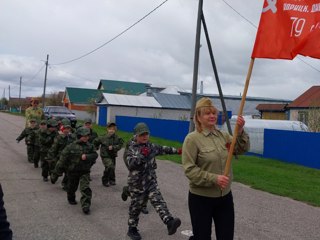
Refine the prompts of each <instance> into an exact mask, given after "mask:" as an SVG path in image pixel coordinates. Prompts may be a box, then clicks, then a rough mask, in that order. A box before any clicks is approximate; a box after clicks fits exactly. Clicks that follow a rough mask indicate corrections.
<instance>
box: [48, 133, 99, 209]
mask: <svg viewBox="0 0 320 240" xmlns="http://www.w3.org/2000/svg"><path fill="white" fill-rule="evenodd" d="M76 135H77V139H78V140H76V141H74V142H73V143H71V144H69V145H68V146H66V147H65V148H64V149H63V151H62V153H61V155H60V158H59V160H58V162H57V165H56V167H55V170H54V172H53V173H52V174H51V178H50V180H51V183H53V184H54V183H55V182H56V181H57V180H58V177H59V176H61V175H62V173H63V171H64V170H65V169H66V171H67V175H68V187H67V197H68V202H69V204H71V205H75V204H77V201H76V191H77V189H78V186H79V184H80V192H81V200H80V201H81V207H82V211H83V213H85V214H89V213H90V206H91V198H92V191H91V188H90V180H89V177H90V169H91V167H92V165H93V164H95V162H96V159H97V158H98V154H97V152H96V150H95V149H94V146H93V145H92V144H91V143H89V142H88V140H89V135H90V131H89V129H87V128H84V127H80V128H78V129H77V131H76Z"/></svg>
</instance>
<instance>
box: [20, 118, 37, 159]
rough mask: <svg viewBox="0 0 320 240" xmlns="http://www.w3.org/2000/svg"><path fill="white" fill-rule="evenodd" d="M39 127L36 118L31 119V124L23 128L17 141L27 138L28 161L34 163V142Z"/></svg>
mask: <svg viewBox="0 0 320 240" xmlns="http://www.w3.org/2000/svg"><path fill="white" fill-rule="evenodd" d="M37 129H38V127H37V121H36V119H31V120H30V121H29V126H28V127H26V128H25V129H23V131H22V132H21V134H20V135H19V137H17V139H16V140H17V143H19V142H20V141H21V140H22V139H25V142H26V145H27V155H28V162H29V163H33V157H34V150H35V143H34V138H33V136H34V132H35V131H36V130H37Z"/></svg>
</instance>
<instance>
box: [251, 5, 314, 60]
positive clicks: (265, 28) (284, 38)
mask: <svg viewBox="0 0 320 240" xmlns="http://www.w3.org/2000/svg"><path fill="white" fill-rule="evenodd" d="M298 54H300V55H303V56H309V57H313V58H320V0H265V1H264V5H263V10H262V14H261V19H260V24H259V28H258V31H257V36H256V41H255V44H254V48H253V52H252V58H273V59H293V58H295V56H297V55H298Z"/></svg>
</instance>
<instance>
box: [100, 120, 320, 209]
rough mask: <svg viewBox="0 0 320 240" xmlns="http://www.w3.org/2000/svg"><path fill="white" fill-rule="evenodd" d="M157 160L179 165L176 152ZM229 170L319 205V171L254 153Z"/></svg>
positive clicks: (266, 187)
mask: <svg viewBox="0 0 320 240" xmlns="http://www.w3.org/2000/svg"><path fill="white" fill-rule="evenodd" d="M94 129H95V131H97V132H98V134H99V135H101V134H104V133H105V127H99V126H94ZM117 133H118V135H119V136H121V137H122V138H123V139H124V140H125V141H128V140H129V139H130V138H131V137H132V133H128V132H123V131H118V132H117ZM150 141H152V142H154V143H157V144H160V145H166V146H172V147H177V148H178V147H181V145H182V144H181V143H179V142H175V141H169V140H165V139H161V138H156V137H152V136H151V138H150ZM157 159H165V160H170V161H173V162H176V163H178V164H181V156H179V155H163V156H158V157H157ZM233 173H234V181H236V182H240V183H243V184H245V185H248V186H250V187H252V188H254V189H259V190H262V191H265V192H269V193H273V194H276V195H279V196H284V197H288V198H291V199H295V200H298V201H301V202H305V203H308V204H310V205H313V206H318V207H320V170H316V169H312V168H307V167H302V166H299V165H295V164H288V163H284V162H281V161H276V160H272V159H265V158H260V157H255V156H239V159H237V160H235V159H233Z"/></svg>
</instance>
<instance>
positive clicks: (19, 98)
mask: <svg viewBox="0 0 320 240" xmlns="http://www.w3.org/2000/svg"><path fill="white" fill-rule="evenodd" d="M21 81H22V77H20V87H19V105H20V110H19V112H20V113H21Z"/></svg>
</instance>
